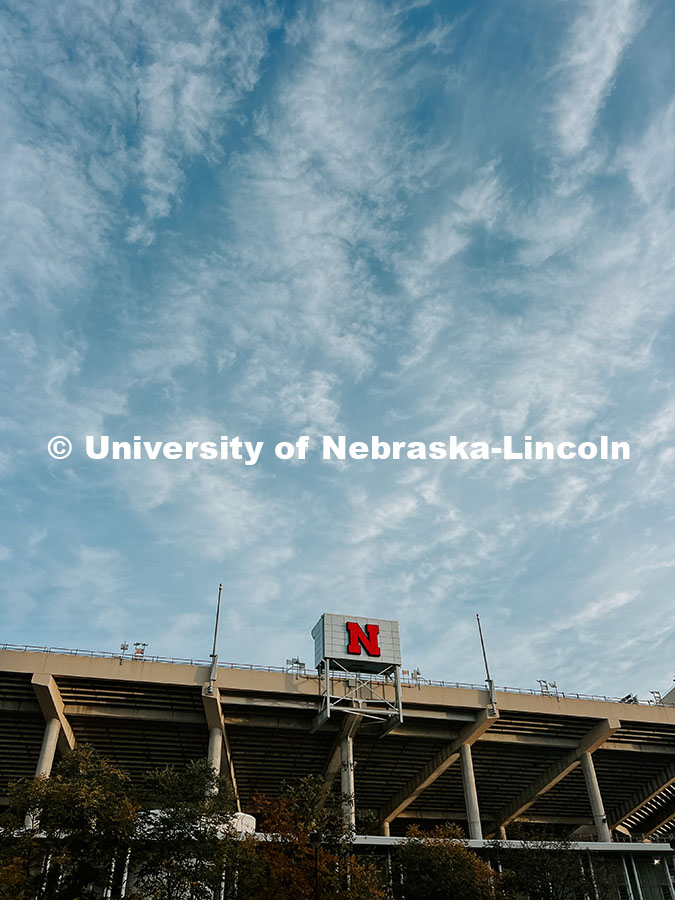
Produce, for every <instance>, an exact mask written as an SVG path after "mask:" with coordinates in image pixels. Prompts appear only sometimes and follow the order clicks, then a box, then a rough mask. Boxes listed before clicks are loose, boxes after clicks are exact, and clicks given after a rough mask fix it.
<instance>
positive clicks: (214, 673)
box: [208, 584, 223, 694]
mask: <svg viewBox="0 0 675 900" xmlns="http://www.w3.org/2000/svg"><path fill="white" fill-rule="evenodd" d="M222 595H223V586H222V584H219V585H218V605H217V606H216V624H215V627H214V629H213V650H212V651H211V676H210V678H209V688H208V691H209V694H212V693H213V690H214V685H215V683H216V679H217V677H218V653H217V652H216V647H217V644H218V623H219V622H220V599H221V597H222Z"/></svg>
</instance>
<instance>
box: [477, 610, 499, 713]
mask: <svg viewBox="0 0 675 900" xmlns="http://www.w3.org/2000/svg"><path fill="white" fill-rule="evenodd" d="M476 621H477V622H478V634H479V636H480V646H481V650H482V651H483V662H484V663H485V683H486V684H487V686H488V692H489V694H490V708H489V710H488V715H490V716H493V717H494V716H498V715H499V713H498V712H497V692H496V690H495V683H494V681H493V680H492V679H491V678H490V667H489V666H488V658H487V652H486V650H485V641H484V640H483V628H482V626H481V624H480V615H479V614H478V613H476Z"/></svg>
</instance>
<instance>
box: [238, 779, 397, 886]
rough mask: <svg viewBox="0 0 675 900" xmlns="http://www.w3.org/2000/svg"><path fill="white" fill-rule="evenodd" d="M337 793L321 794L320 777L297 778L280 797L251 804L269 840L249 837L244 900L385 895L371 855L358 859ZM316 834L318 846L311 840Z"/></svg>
mask: <svg viewBox="0 0 675 900" xmlns="http://www.w3.org/2000/svg"><path fill="white" fill-rule="evenodd" d="M341 800H342V798H340V797H335V796H333V795H329V796H327V797H326V796H325V794H324V787H323V780H322V779H320V778H316V777H311V776H310V777H307V778H303V779H301V780H300V781H299V782H298V783H297V784H295V785H293V786H287V787H286V788H285V790H284V791H283V793H282V794H281V796H279V797H265V796H258V797H256V798H255V801H254V802H255V805H256V808H257V810H258V812H259V815H260V817H261V820H262V822H263V823H264V829H265V831H266V833H267V834H268V835H269V840H265V841H258V842H255V844H254V842H252V841H250V842H248V844H247V847H246V850H247V852H248V854H249V855H248V858H247V864H246V865H245V866H244V867H242V884H241V887H242V891H243V893H242V897H246V898H247V900H312V898H314V897H315V896H316V897H318V898H320V900H386V897H387V896H388V895H387V893H386V891H385V890H384V878H383V876H382V873H381V872H380V870H379V869H378V867H377V866H376V865H375V864H374V863H373V862H372V861H371V860H363V859H359V858H357V857H356V856H355V855H354V853H353V848H352V845H351V842H350V838H351V837H352V835H351V832H350V829H349V828H346V827H345V826H344V824H343V821H342V808H341ZM317 834H320V835H321V845H320V846H318V847H315V846H313V845H312V840H313V839H314V840H316V839H315V838H314V836H315V835H317Z"/></svg>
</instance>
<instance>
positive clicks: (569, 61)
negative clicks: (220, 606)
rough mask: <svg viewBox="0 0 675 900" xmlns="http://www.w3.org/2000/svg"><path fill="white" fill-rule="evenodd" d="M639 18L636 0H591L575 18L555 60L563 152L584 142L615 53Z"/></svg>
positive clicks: (603, 94)
mask: <svg viewBox="0 0 675 900" xmlns="http://www.w3.org/2000/svg"><path fill="white" fill-rule="evenodd" d="M643 22H644V10H643V8H642V7H641V5H640V3H639V0H618V2H616V0H592V2H590V3H588V4H586V5H585V6H584V7H583V8H582V11H581V13H580V14H579V16H578V17H577V18H576V19H575V21H574V23H573V24H572V26H571V28H570V32H569V35H568V39H567V42H566V43H565V46H564V47H563V50H562V52H561V58H560V61H559V63H558V73H559V76H560V79H561V91H560V94H559V96H558V99H557V103H556V109H555V123H556V129H557V132H558V137H559V140H560V147H561V149H562V151H563V152H564V153H566V154H576V153H580V152H582V151H583V150H584V149H585V148H586V147H587V146H588V143H589V141H590V139H591V134H592V132H593V128H594V127H595V121H596V118H597V115H598V112H599V111H600V109H601V108H602V105H603V103H604V101H605V99H606V97H607V95H608V94H609V92H610V90H611V88H612V84H613V82H614V79H615V76H616V71H617V68H618V66H619V63H620V61H621V57H622V55H623V54H624V52H625V50H626V48H627V47H628V46H629V44H630V42H631V41H632V39H633V38H634V36H635V34H636V32H637V31H638V30H639V28H640V27H641V25H642V23H643Z"/></svg>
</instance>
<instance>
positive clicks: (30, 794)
mask: <svg viewBox="0 0 675 900" xmlns="http://www.w3.org/2000/svg"><path fill="white" fill-rule="evenodd" d="M137 812H138V807H137V806H136V805H135V804H134V803H133V802H132V800H131V799H130V797H129V778H128V776H127V775H126V774H125V773H124V772H122V771H121V770H119V769H117V768H116V767H115V766H112V765H110V764H109V763H108V762H106V761H105V760H103V759H101V758H100V757H99V756H98V754H97V753H96V751H95V750H93V749H92V748H91V747H87V746H82V747H78V748H76V749H75V750H73V751H71V752H70V753H68V754H67V755H66V756H65V757H64V758H63V759H62V760H61V762H60V763H59V764H58V766H57V767H56V769H55V771H54V774H53V775H52V777H50V778H44V777H40V778H31V779H26V780H24V781H21V782H18V783H17V784H14V785H12V786H11V788H10V796H9V808H8V811H7V813H6V815H5V816H4V817H3V823H2V824H3V829H4V834H5V835H6V839H5V840H3V842H2V851H1V852H0V897H11V898H13V900H23V898H24V897H26V898H28V897H30V898H33V897H36V896H37V897H48V898H50V900H73V898H78V900H88V898H93V897H98V896H100V894H101V892H102V891H104V890H106V889H107V888H108V887H109V885H110V883H111V877H112V873H113V871H114V867H115V865H118V866H119V865H120V864H121V863H122V861H123V860H124V859H125V857H126V853H127V848H128V847H129V845H130V843H131V840H132V837H133V833H134V828H135V825H136V817H137Z"/></svg>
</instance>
